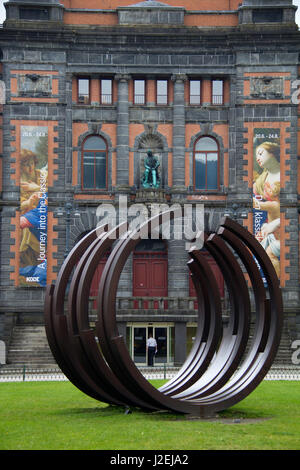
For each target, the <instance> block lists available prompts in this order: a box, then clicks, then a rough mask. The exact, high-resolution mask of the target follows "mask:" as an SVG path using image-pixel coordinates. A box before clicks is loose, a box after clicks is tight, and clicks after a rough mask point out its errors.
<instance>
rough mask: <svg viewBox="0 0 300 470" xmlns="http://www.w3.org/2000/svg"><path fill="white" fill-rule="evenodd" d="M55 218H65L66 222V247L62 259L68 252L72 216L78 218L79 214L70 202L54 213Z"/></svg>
mask: <svg viewBox="0 0 300 470" xmlns="http://www.w3.org/2000/svg"><path fill="white" fill-rule="evenodd" d="M56 216H57V217H63V216H64V217H65V220H66V245H65V253H64V258H66V257H67V256H68V254H69V251H70V230H71V220H72V216H74V217H80V212H79V211H78V209H77V208H76V207H74V206H73V203H72V202H66V203H65V205H64V207H63V208H59V209H58V210H57V212H56Z"/></svg>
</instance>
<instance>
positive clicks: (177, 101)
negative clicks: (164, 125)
mask: <svg viewBox="0 0 300 470" xmlns="http://www.w3.org/2000/svg"><path fill="white" fill-rule="evenodd" d="M186 79H187V76H186V75H184V74H176V75H173V76H172V80H173V82H174V101H173V188H174V189H184V190H185V104H184V82H185V80H186Z"/></svg>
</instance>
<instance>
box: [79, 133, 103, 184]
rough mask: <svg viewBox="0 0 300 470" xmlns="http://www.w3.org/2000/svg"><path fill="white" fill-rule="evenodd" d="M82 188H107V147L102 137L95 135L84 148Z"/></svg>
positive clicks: (87, 141)
mask: <svg viewBox="0 0 300 470" xmlns="http://www.w3.org/2000/svg"><path fill="white" fill-rule="evenodd" d="M81 170H82V188H83V189H106V188H107V145H106V142H105V140H104V139H102V137H99V136H96V135H93V136H91V137H88V138H87V139H85V141H84V142H83V146H82V168H81Z"/></svg>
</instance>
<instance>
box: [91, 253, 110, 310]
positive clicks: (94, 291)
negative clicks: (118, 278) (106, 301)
mask: <svg viewBox="0 0 300 470" xmlns="http://www.w3.org/2000/svg"><path fill="white" fill-rule="evenodd" d="M109 254H110V253H106V255H104V257H103V258H102V259H101V260H100V263H99V264H98V267H97V269H96V271H95V274H94V277H93V280H92V282H91V288H90V297H96V299H95V300H93V306H92V308H93V309H96V308H97V295H98V289H99V283H100V279H101V275H102V273H103V269H104V266H105V264H106V261H107V258H108V256H109Z"/></svg>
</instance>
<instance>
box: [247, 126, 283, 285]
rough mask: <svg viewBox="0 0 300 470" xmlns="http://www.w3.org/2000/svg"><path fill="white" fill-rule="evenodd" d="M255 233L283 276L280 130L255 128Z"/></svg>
mask: <svg viewBox="0 0 300 470" xmlns="http://www.w3.org/2000/svg"><path fill="white" fill-rule="evenodd" d="M253 149H254V162H253V163H254V164H253V233H254V235H255V237H256V238H257V240H259V242H260V243H261V245H262V246H263V247H264V249H265V250H266V252H267V254H268V255H269V257H270V259H271V261H272V264H273V266H274V268H275V270H276V273H277V276H278V277H280V129H266V128H264V129H254V135H253Z"/></svg>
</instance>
